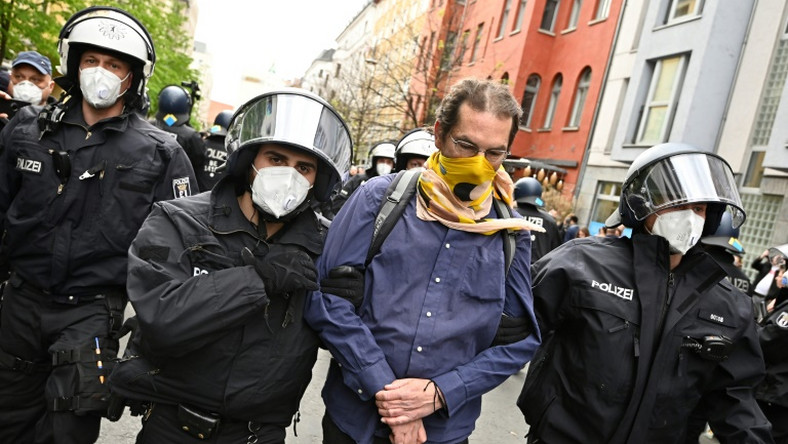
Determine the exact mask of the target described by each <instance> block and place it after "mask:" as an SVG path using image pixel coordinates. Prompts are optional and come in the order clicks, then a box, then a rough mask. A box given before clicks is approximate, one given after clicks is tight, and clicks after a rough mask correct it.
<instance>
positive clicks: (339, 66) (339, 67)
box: [334, 63, 342, 77]
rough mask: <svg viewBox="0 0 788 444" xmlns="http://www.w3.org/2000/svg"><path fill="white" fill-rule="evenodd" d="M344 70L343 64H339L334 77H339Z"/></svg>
mask: <svg viewBox="0 0 788 444" xmlns="http://www.w3.org/2000/svg"><path fill="white" fill-rule="evenodd" d="M341 70H342V64H341V63H337V71H336V72H335V73H334V77H339V72H340V71H341Z"/></svg>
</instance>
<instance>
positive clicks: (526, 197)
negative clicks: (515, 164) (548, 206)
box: [514, 177, 544, 207]
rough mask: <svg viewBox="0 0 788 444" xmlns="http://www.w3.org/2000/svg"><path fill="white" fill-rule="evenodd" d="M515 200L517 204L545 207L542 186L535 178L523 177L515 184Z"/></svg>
mask: <svg viewBox="0 0 788 444" xmlns="http://www.w3.org/2000/svg"><path fill="white" fill-rule="evenodd" d="M514 200H515V201H516V202H517V203H525V204H531V205H535V206H537V207H544V201H543V200H542V184H540V183H539V181H538V180H536V179H534V178H533V177H523V178H522V179H520V180H518V181H517V182H516V183H515V184H514Z"/></svg>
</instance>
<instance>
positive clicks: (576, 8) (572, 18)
mask: <svg viewBox="0 0 788 444" xmlns="http://www.w3.org/2000/svg"><path fill="white" fill-rule="evenodd" d="M581 9H583V0H572V10H571V11H569V22H567V24H566V30H567V31H571V30H573V29H577V24H578V23H579V22H580V10H581Z"/></svg>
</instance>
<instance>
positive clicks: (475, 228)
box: [416, 151, 544, 235]
mask: <svg viewBox="0 0 788 444" xmlns="http://www.w3.org/2000/svg"><path fill="white" fill-rule="evenodd" d="M418 190H419V196H418V199H417V202H416V216H417V217H418V218H419V219H421V220H424V221H438V222H440V223H442V224H443V225H445V226H447V227H449V228H452V229H454V230H460V231H468V232H471V233H481V234H485V235H492V234H495V233H497V232H498V231H500V230H505V229H513V230H531V231H539V232H543V231H544V229H543V228H542V227H539V226H537V225H534V224H531V223H529V222H527V221H526V220H525V219H522V218H501V219H485V217H486V216H487V215H488V214H489V213H490V208H491V207H492V200H493V199H495V198H498V199H500V200H503V201H504V202H505V203H506V204H507V205H509V206H510V207H511V206H512V202H513V201H514V197H513V193H514V184H513V183H512V179H511V178H510V177H509V174H507V173H506V171H505V170H504V169H503V168H498V170H497V171H496V170H495V169H494V168H493V166H492V165H491V164H490V162H488V161H487V159H486V158H485V157H484V156H473V157H459V158H454V157H446V156H441V154H440V151H436V152H435V153H433V154H432V155H431V156H430V158H429V159H427V162H426V163H425V164H424V171H423V172H422V173H421V176H420V177H419V188H418ZM493 191H495V193H493Z"/></svg>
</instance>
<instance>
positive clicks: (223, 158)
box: [194, 134, 227, 191]
mask: <svg viewBox="0 0 788 444" xmlns="http://www.w3.org/2000/svg"><path fill="white" fill-rule="evenodd" d="M224 138H225V136H220V135H215V134H209V135H208V137H207V138H205V163H204V164H203V167H202V168H201V169H199V170H198V169H195V170H194V172H195V173H196V174H197V183H199V185H200V190H201V191H210V190H211V189H212V188H213V186H214V185H216V183H217V182H219V179H221V178H222V176H224V170H223V169H219V167H221V166H224V165H225V164H226V163H227V149H226V148H225V147H224Z"/></svg>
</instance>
